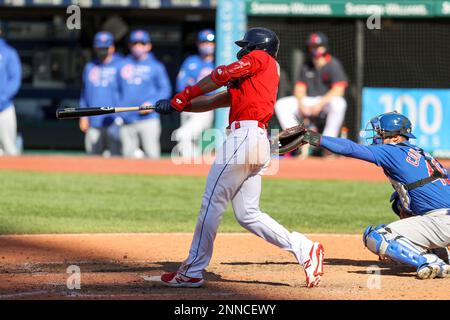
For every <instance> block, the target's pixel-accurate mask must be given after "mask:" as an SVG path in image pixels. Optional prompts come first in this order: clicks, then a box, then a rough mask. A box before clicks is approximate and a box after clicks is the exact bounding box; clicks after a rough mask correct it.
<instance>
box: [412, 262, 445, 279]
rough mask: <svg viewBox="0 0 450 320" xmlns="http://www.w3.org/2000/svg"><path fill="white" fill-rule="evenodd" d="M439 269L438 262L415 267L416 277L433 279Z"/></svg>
mask: <svg viewBox="0 0 450 320" xmlns="http://www.w3.org/2000/svg"><path fill="white" fill-rule="evenodd" d="M440 271H441V266H440V264H438V263H427V264H424V265H422V266H420V267H419V269H417V277H418V278H419V279H422V280H425V279H434V278H436V277H437V275H438V274H439V272H440Z"/></svg>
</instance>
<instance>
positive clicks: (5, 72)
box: [0, 39, 22, 112]
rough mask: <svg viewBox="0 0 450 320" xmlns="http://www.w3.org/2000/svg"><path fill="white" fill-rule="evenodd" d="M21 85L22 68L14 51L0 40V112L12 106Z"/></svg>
mask: <svg viewBox="0 0 450 320" xmlns="http://www.w3.org/2000/svg"><path fill="white" fill-rule="evenodd" d="M21 83H22V66H21V64H20V59H19V55H18V54H17V51H16V49H14V48H13V47H11V46H10V45H8V44H7V43H6V41H5V40H4V39H0V112H2V111H4V110H5V109H7V108H10V107H12V106H13V102H12V99H13V97H14V96H15V95H16V94H17V92H18V91H19V88H20V84H21Z"/></svg>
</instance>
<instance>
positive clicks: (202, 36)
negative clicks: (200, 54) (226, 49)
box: [197, 29, 216, 42]
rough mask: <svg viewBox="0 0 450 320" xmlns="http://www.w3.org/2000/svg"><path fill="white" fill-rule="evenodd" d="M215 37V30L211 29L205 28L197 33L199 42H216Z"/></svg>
mask: <svg viewBox="0 0 450 320" xmlns="http://www.w3.org/2000/svg"><path fill="white" fill-rule="evenodd" d="M215 39H216V36H215V35H214V31H213V30H211V29H204V30H202V31H200V32H199V33H198V35H197V40H198V42H214V40H215Z"/></svg>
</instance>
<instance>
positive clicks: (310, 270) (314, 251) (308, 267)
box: [303, 242, 324, 288]
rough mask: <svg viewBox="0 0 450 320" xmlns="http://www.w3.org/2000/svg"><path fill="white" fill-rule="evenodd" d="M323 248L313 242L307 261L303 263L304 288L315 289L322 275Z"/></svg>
mask: <svg viewBox="0 0 450 320" xmlns="http://www.w3.org/2000/svg"><path fill="white" fill-rule="evenodd" d="M323 258H324V250H323V246H322V244H321V243H319V242H314V243H313V244H312V246H311V250H310V251H309V259H308V260H306V261H305V262H304V263H303V268H304V269H305V274H306V286H307V287H308V288H312V287H317V286H318V285H319V283H320V279H321V276H322V275H323Z"/></svg>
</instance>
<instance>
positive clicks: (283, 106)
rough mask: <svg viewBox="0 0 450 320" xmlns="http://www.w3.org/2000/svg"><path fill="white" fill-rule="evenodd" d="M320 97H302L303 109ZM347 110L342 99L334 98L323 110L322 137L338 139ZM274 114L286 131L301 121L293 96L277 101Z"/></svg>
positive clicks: (345, 103) (295, 99)
mask: <svg viewBox="0 0 450 320" xmlns="http://www.w3.org/2000/svg"><path fill="white" fill-rule="evenodd" d="M320 98H321V97H304V98H302V104H303V105H304V106H305V107H309V106H312V105H314V104H316V103H317V101H318V100H320ZM346 109H347V102H346V101H345V99H344V98H343V97H334V98H332V99H331V101H330V102H329V103H328V104H327V105H326V106H325V107H324V108H323V113H325V114H326V117H327V119H326V122H325V128H324V130H323V133H322V134H323V135H324V136H329V137H338V136H339V133H340V130H341V127H342V123H343V122H344V117H345V111H346ZM275 113H276V115H277V118H278V121H279V122H280V125H281V128H282V129H286V128H290V127H294V126H296V125H298V123H299V120H301V115H300V113H299V110H298V102H297V98H296V97H295V96H289V97H284V98H281V99H279V100H278V101H277V102H276V104H275Z"/></svg>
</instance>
